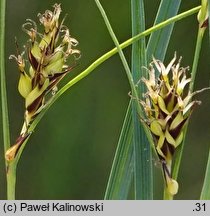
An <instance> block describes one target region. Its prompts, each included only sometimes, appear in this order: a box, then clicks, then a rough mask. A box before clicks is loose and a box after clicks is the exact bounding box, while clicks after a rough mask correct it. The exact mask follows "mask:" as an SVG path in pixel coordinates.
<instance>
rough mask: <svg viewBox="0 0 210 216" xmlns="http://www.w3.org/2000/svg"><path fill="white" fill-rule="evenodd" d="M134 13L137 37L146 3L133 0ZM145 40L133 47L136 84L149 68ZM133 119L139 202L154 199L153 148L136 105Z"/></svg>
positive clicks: (133, 32)
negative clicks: (144, 68)
mask: <svg viewBox="0 0 210 216" xmlns="http://www.w3.org/2000/svg"><path fill="white" fill-rule="evenodd" d="M131 13H132V35H136V34H138V33H140V32H143V31H144V30H145V18H144V1H143V0H131ZM145 50H146V45H145V38H142V39H141V40H139V41H137V42H136V43H134V44H133V46H132V75H133V80H134V82H135V83H137V82H138V81H139V79H140V78H141V77H142V76H145V74H143V72H145V70H142V67H143V66H147V60H146V52H145ZM142 84H143V83H141V85H139V88H138V93H139V96H141V95H142V94H143V93H144V92H145V89H144V85H142ZM132 117H133V124H134V125H133V127H134V135H133V140H134V186H135V187H134V190H135V191H134V193H135V199H137V200H139V199H140V200H151V199H153V175H152V159H151V158H152V156H151V147H150V144H149V142H148V140H147V137H146V135H145V131H144V129H143V127H142V125H141V124H140V121H139V115H138V113H137V110H136V104H135V102H133V104H132Z"/></svg>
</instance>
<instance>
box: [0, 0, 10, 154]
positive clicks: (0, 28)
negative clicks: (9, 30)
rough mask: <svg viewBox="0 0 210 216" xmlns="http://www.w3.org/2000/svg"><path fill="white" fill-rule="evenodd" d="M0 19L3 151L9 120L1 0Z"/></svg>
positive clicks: (6, 139) (8, 142)
mask: <svg viewBox="0 0 210 216" xmlns="http://www.w3.org/2000/svg"><path fill="white" fill-rule="evenodd" d="M0 3H1V7H0V10H1V17H0V70H1V108H2V125H3V139H4V149H5V151H6V150H7V149H8V148H9V147H10V133H9V118H8V107H7V90H6V77H5V9H6V1H5V0H1V2H0Z"/></svg>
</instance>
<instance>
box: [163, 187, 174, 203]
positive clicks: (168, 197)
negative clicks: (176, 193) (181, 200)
mask: <svg viewBox="0 0 210 216" xmlns="http://www.w3.org/2000/svg"><path fill="white" fill-rule="evenodd" d="M173 198H174V197H173V195H171V194H170V193H168V191H167V188H166V187H165V188H164V194H163V199H164V200H173Z"/></svg>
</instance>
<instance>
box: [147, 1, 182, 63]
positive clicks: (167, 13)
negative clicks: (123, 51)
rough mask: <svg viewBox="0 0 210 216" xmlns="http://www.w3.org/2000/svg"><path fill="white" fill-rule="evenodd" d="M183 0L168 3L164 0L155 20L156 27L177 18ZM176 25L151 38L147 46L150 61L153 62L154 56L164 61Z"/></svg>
mask: <svg viewBox="0 0 210 216" xmlns="http://www.w3.org/2000/svg"><path fill="white" fill-rule="evenodd" d="M180 3H181V0H175V1H168V0H162V1H161V3H160V7H159V10H158V14H157V16H156V19H155V23H154V25H156V24H158V23H160V22H162V21H164V20H167V19H168V18H170V17H173V16H175V15H176V14H177V13H178V10H179V6H180ZM173 26H174V23H173V24H171V25H169V26H167V27H166V28H163V29H161V30H159V31H156V32H153V33H152V34H151V36H150V38H149V42H148V45H147V57H148V61H150V60H151V58H152V55H153V56H155V58H158V59H159V60H161V61H163V60H164V58H165V54H166V51H167V48H168V44H169V40H170V37H171V33H172V30H173Z"/></svg>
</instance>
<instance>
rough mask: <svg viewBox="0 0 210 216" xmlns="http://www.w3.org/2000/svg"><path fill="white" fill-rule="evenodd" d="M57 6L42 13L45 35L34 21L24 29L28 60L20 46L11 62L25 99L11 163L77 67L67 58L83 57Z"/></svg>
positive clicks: (59, 7)
mask: <svg viewBox="0 0 210 216" xmlns="http://www.w3.org/2000/svg"><path fill="white" fill-rule="evenodd" d="M53 7H54V10H53V11H50V10H46V11H45V12H44V13H43V14H38V17H39V21H40V23H41V25H42V26H43V33H40V32H38V30H37V24H36V23H35V22H34V21H32V20H30V19H27V20H26V21H27V22H26V23H25V24H23V26H22V29H23V31H25V32H26V33H27V34H28V36H29V42H28V43H27V45H26V54H27V60H26V59H25V58H24V52H23V53H22V54H20V53H19V50H18V45H17V43H16V46H17V52H18V53H17V56H15V55H11V56H10V59H11V58H13V59H15V60H16V62H17V65H18V70H19V72H20V79H19V83H18V91H19V93H20V95H21V96H22V97H23V98H24V100H25V115H24V125H23V129H22V131H21V133H20V136H19V137H18V139H17V141H16V143H15V145H16V147H14V146H12V147H11V149H9V150H8V151H7V153H6V155H7V157H6V158H7V159H8V160H12V159H13V158H14V157H15V155H16V153H17V150H18V149H19V146H20V145H21V144H22V142H23V141H24V140H25V137H27V135H28V127H29V125H30V124H31V122H32V121H33V120H34V119H35V117H36V116H37V115H38V114H39V113H40V112H41V111H42V109H43V108H44V106H45V104H46V103H47V99H46V96H47V95H48V98H49V95H51V96H52V95H53V94H55V89H56V88H57V84H58V82H59V81H60V80H61V79H62V78H63V77H64V76H65V75H66V74H67V73H68V72H69V71H71V70H72V68H73V67H74V66H68V65H66V62H67V59H68V58H69V57H70V56H74V57H75V58H77V57H78V55H80V51H79V50H77V49H75V46H77V45H78V41H77V40H76V39H75V38H72V37H71V35H70V31H69V29H68V27H67V26H65V25H64V24H63V22H64V19H63V20H62V21H61V22H60V20H59V18H60V13H61V6H60V4H55V5H54V6H53ZM75 58H74V59H75ZM26 63H27V64H26ZM50 93H51V94H50ZM11 152H12V153H11Z"/></svg>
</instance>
